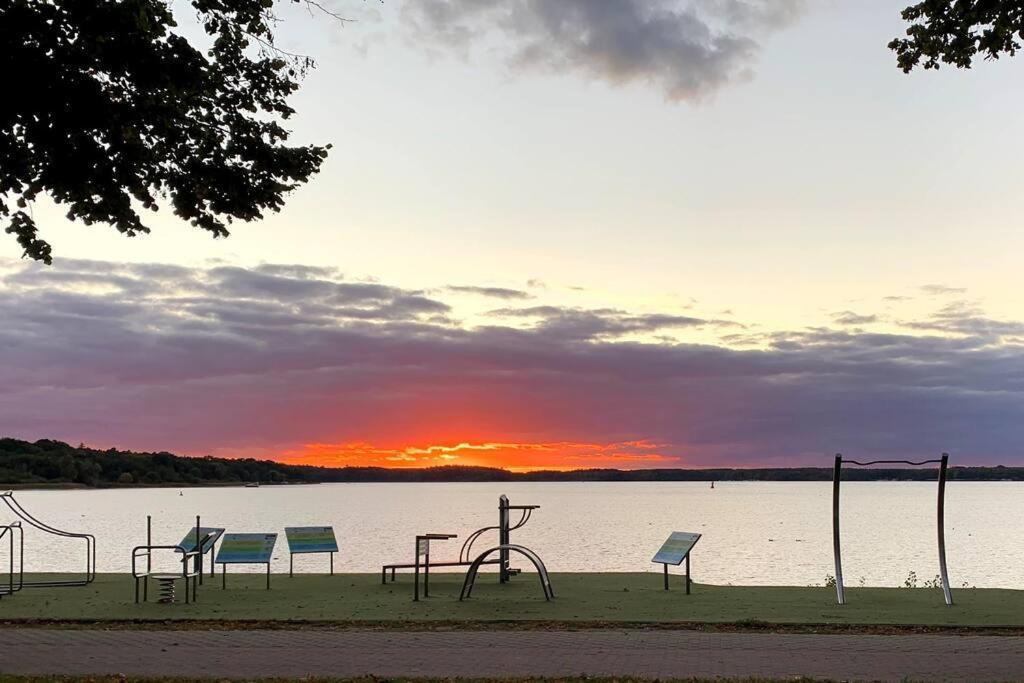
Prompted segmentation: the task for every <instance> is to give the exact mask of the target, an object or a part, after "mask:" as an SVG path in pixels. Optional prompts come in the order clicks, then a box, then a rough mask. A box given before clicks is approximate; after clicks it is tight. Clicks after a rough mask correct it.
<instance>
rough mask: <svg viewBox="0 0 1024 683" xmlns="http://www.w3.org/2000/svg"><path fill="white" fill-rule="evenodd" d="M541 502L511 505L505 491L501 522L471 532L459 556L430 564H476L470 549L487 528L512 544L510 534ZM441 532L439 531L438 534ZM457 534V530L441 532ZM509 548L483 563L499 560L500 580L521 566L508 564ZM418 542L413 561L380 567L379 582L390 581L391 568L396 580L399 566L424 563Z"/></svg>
mask: <svg viewBox="0 0 1024 683" xmlns="http://www.w3.org/2000/svg"><path fill="white" fill-rule="evenodd" d="M539 507H540V506H539V505H510V504H509V502H508V496H505V495H502V496H501V497H500V498H498V524H497V525H495V526H485V527H483V528H481V529H477V530H476V531H474V532H473V533H471V534H470V535H469V536H467V537H466V540H465V541H464V542H463V544H462V549H461V550H459V559H458V560H454V561H449V562H430V563H429V565H430V566H431V567H468V566H469V565H471V564H473V560H472V559H471V557H472V556H471V554H470V553H471V552H472V551H473V544H474V543H476V541H477V539H479V538H480V537H481V536H482V535H483V534H485V533H487V532H488V531H497V532H498V547H501V546H508V545H511V535H512V532H513V531H515V530H516V529H521V528H522V527H523V526H524V525H525V524H526V523H527V522H528V521H530V515H532V514H533V511H534V510H536V509H537V508H539ZM513 511H517V512H519V513H520V517H519V519H518V520H516V521H515V522H514V523H513V522H512V521H511V518H512V512H513ZM435 535H438V534H435ZM442 535H447V536H450V537H451V538H455V535H454V534H442ZM509 552H510V551H509V550H508V549H504V550H500V551H499V554H498V557H497V558H493V559H488V560H487V561H485V562H484V564H496V565H498V566H499V580H500V581H501V583H505V582H507V581H508V580H509V578H511V577H512V576H515V575H516V574H518V573H519V570H518V569H516V568H514V567H512V566H510V564H509ZM419 557H420V555H419V545H418V544H417V546H416V558H415V561H414V562H410V563H395V564H386V565H384V566H382V567H381V570H380V582H381V583H387V577H388V572H389V571H390V572H391V580H392V581H394V580H395V571H396V570H398V569H413V570H415V571H416V572H417V573H418V571H419V567H420V566H424V567H426V565H425V564H424V565H421V564H420V562H419Z"/></svg>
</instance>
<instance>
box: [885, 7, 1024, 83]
mask: <svg viewBox="0 0 1024 683" xmlns="http://www.w3.org/2000/svg"><path fill="white" fill-rule="evenodd" d="M902 16H903V19H904V20H906V21H908V22H911V25H910V26H909V27H908V28H907V37H906V38H896V39H895V40H893V41H892V42H891V43H889V47H890V48H891V49H892V50H894V51H895V52H896V60H897V63H898V64H899V67H900V68H901V69H903V71H906V72H909V71H911V70H912V69H913V68H914V67H915V66H918V65H920V66H923V67H924V68H925V69H938V68H939V66H940V65H941V64H942V63H945V64H952V65H954V66H957V67H960V68H964V69H969V68H970V67H971V64H972V63H973V62H974V59H975V57H977V56H979V55H980V56H982V57H984V58H985V59H998V58H999V57H1000V55H1003V54H1006V55H1009V56H1011V57H1012V56H1013V55H1014V54H1016V52H1017V50H1019V49H1020V47H1021V40H1022V39H1024V0H952V1H951V0H923V2H919V3H917V4H916V5H911V6H910V7H907V8H906V9H905V10H903V12H902Z"/></svg>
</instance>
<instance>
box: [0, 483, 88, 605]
mask: <svg viewBox="0 0 1024 683" xmlns="http://www.w3.org/2000/svg"><path fill="white" fill-rule="evenodd" d="M0 500H2V501H3V502H4V503H6V505H7V507H8V508H10V510H11V512H13V513H14V515H15V516H16V517H18V519H19V520H20V521H21V522H22V525H21V530H24V526H23V525H28V526H30V527H32V528H33V529H37V530H39V531H42V532H43V533H45V534H49V535H51V536H57V537H59V538H76V539H81V540H82V541H83V542H84V543H85V572H84V573H83V574H82V575H81V576H79V577H76V578H73V579H40V580H37V581H25V580H24V578H25V577H24V569H21V570H20V574H19V576H20V579H19V581H20V583H19V588H20V587H25V588H57V587H62V586H86V585H88V584H90V583H92V582H93V580H95V578H96V537H95V536H93V535H92V534H75V533H71V532H70V531H62V530H60V529H57V528H55V527H52V526H50V525H49V524H46V523H45V522H41V521H39V520H38V519H36V518H35V517H34V516H33V515H32V514H31V513H29V511H28V510H26V509H25V508H24V507H23V506H22V504H21V503H19V502H18V501H17V500H16V499H15V498H14V492H13V491H4V492H3V493H0ZM22 548H23V549H22V558H24V539H22Z"/></svg>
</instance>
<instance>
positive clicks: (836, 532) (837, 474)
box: [832, 453, 846, 605]
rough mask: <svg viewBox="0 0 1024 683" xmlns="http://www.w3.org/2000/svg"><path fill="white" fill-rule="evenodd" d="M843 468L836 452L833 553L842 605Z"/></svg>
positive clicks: (843, 601) (833, 479) (837, 597)
mask: <svg viewBox="0 0 1024 683" xmlns="http://www.w3.org/2000/svg"><path fill="white" fill-rule="evenodd" d="M842 469H843V456H842V454H841V453H836V462H835V466H834V467H833V469H832V553H833V555H834V556H835V561H836V600H838V601H839V604H840V605H845V604H846V592H845V591H844V590H843V558H842V551H841V550H840V543H839V480H840V476H841V474H842Z"/></svg>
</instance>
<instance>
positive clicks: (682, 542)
mask: <svg viewBox="0 0 1024 683" xmlns="http://www.w3.org/2000/svg"><path fill="white" fill-rule="evenodd" d="M699 540H700V534H691V533H688V532H686V531H673V532H672V533H671V534H669V537H668V538H667V539H666V540H665V542H664V543H662V545H661V548H660V549H659V550H658V552H657V553H656V554H655V555H654V557H652V558H651V562H654V563H657V564H661V565H663V566H664V568H665V590H668V566H669V565H670V564H672V565H675V566H677V567H678V566H679V565H680V564H682V563H683V561H685V562H686V594H687V595H689V594H690V583H691V582H690V551H691V550H693V546H695V545H697V541H699Z"/></svg>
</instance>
